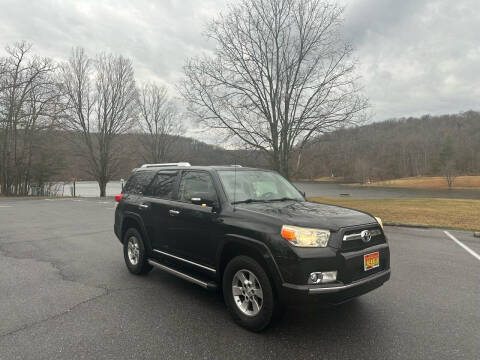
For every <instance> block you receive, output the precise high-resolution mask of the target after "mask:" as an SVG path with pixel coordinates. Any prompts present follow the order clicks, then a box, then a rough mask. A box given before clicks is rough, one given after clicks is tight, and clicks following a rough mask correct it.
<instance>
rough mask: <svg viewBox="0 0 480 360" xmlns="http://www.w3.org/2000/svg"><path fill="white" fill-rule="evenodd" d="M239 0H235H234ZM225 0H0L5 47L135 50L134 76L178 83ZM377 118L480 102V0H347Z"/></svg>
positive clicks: (44, 51) (348, 29) (56, 51)
mask: <svg viewBox="0 0 480 360" xmlns="http://www.w3.org/2000/svg"><path fill="white" fill-rule="evenodd" d="M233 1H234V0H233ZM226 3H227V0H176V1H175V0H171V1H169V0H157V1H153V0H152V1H146V0H135V1H133V0H132V1H124V0H112V1H102V0H89V1H86V0H70V1H60V0H57V1H53V0H50V1H49V0H34V1H28V0H0V47H2V48H3V47H4V46H5V45H7V44H11V43H13V42H15V41H18V40H27V41H29V42H31V43H33V44H34V49H35V51H36V52H37V53H39V54H41V55H44V56H50V57H53V58H55V59H58V60H61V59H65V58H67V57H68V56H69V53H70V50H71V48H72V46H81V47H84V48H86V50H87V51H88V52H89V53H90V54H95V53H96V52H100V51H111V52H114V53H120V54H123V55H125V56H128V57H130V58H131V59H132V60H133V62H134V65H135V70H136V74H137V78H138V79H139V80H140V81H143V80H156V81H159V82H164V83H166V84H169V85H173V84H174V83H175V82H176V81H177V80H178V79H179V78H181V76H182V65H183V63H184V61H185V59H186V58H187V57H190V56H193V55H195V54H198V53H200V52H202V51H205V50H208V49H209V47H211V46H212V44H209V43H208V42H207V41H206V40H205V39H204V38H203V37H202V31H203V28H204V24H205V22H206V21H208V20H209V19H211V18H212V17H213V16H215V14H216V13H218V12H219V11H221V10H223V9H224V8H225V6H226ZM342 3H343V4H346V12H345V34H346V37H347V39H348V40H349V41H350V42H351V43H352V45H353V46H354V47H355V49H356V57H357V58H358V60H359V63H360V67H359V72H360V74H361V75H362V84H363V86H364V89H365V90H364V91H365V93H366V95H367V96H368V97H369V98H370V101H371V104H372V110H373V112H374V116H373V119H372V120H373V121H380V120H385V119H387V118H392V117H403V116H419V115H422V114H426V113H431V114H442V113H455V112H460V111H465V110H469V109H474V110H480V1H478V0H454V1H453V0H437V1H435V0H433V1H426V0H424V1H422V0H342Z"/></svg>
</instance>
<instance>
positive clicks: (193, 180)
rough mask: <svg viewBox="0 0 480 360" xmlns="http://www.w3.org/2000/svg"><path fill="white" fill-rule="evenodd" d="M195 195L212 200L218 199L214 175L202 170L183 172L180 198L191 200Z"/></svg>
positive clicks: (179, 190)
mask: <svg viewBox="0 0 480 360" xmlns="http://www.w3.org/2000/svg"><path fill="white" fill-rule="evenodd" d="M194 197H198V198H201V199H204V200H210V201H216V200H217V193H216V191H215V186H214V185H213V181H212V177H211V176H210V175H209V174H208V173H206V172H200V171H188V172H184V173H183V175H182V180H181V181H180V187H179V189H178V199H179V200H180V201H186V202H190V201H191V199H192V198H194Z"/></svg>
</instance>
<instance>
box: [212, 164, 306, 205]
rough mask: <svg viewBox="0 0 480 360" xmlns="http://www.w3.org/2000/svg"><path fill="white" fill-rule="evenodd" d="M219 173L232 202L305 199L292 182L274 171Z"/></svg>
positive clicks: (227, 171)
mask: <svg viewBox="0 0 480 360" xmlns="http://www.w3.org/2000/svg"><path fill="white" fill-rule="evenodd" d="M218 174H219V176H220V180H221V181H222V184H223V188H224V189H225V192H226V193H227V196H228V199H229V200H230V202H232V203H233V202H235V203H239V202H254V201H284V200H296V201H303V200H304V199H303V196H302V195H301V194H300V192H299V191H298V190H297V189H296V188H295V187H294V186H293V185H292V184H290V183H289V182H288V181H287V180H286V179H285V178H283V177H282V176H280V175H279V174H277V173H275V172H272V171H262V170H238V171H232V170H220V171H218Z"/></svg>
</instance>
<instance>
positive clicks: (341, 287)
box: [308, 269, 390, 294]
mask: <svg viewBox="0 0 480 360" xmlns="http://www.w3.org/2000/svg"><path fill="white" fill-rule="evenodd" d="M387 274H390V269H388V270H383V271H381V272H378V273H376V274H373V275H370V276H369V277H366V278H364V279H361V280H358V281H355V282H353V283H351V284H348V285H339V286H329V287H318V288H313V289H308V293H309V294H319V293H322V294H323V293H332V292H338V291H342V290H347V289H351V288H354V287H356V286H360V285H363V284H365V283H368V282H370V281H373V280H376V279H378V278H381V277H383V276H385V275H387Z"/></svg>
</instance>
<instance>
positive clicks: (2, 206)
mask: <svg viewBox="0 0 480 360" xmlns="http://www.w3.org/2000/svg"><path fill="white" fill-rule="evenodd" d="M11 207H12V205H0V208H11Z"/></svg>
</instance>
